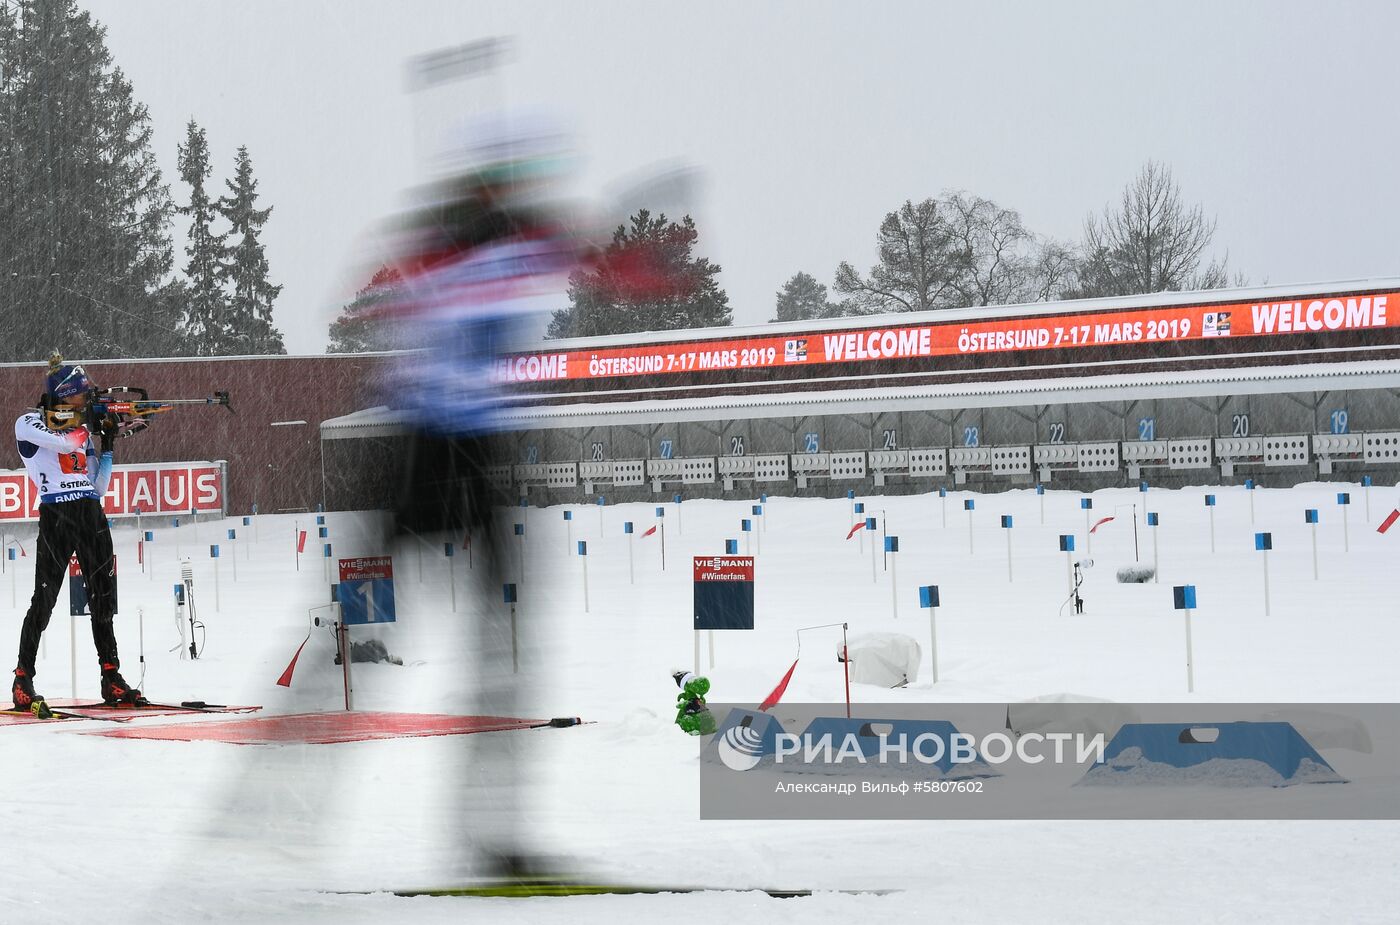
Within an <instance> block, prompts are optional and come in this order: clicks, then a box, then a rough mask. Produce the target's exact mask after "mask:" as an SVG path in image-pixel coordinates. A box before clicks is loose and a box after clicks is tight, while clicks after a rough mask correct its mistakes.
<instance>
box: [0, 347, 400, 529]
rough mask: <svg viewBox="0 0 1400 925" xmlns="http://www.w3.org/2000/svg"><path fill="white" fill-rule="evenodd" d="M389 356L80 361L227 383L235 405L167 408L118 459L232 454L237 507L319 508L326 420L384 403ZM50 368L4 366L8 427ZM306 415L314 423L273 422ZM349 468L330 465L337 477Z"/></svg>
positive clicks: (1, 461)
mask: <svg viewBox="0 0 1400 925" xmlns="http://www.w3.org/2000/svg"><path fill="white" fill-rule="evenodd" d="M385 361H386V358H385V357H383V356H376V355H364V356H353V355H352V356H338V355H327V356H314V357H256V358H234V359H219V358H213V357H205V358H200V359H196V360H188V359H185V360H135V361H125V360H122V361H117V360H94V361H91V362H87V361H83V360H80V359H75V360H71V361H70V362H77V363H82V365H83V368H84V369H85V370H87V373H88V377H89V378H90V379H92V380H93V382H95V383H96V384H97V385H98V386H99V387H103V388H106V387H110V386H117V385H127V386H140V387H143V388H145V389H148V390H149V391H150V394H151V398H203V397H206V396H208V395H211V394H213V392H214V390H216V389H222V390H224V391H227V392H228V393H229V395H230V398H231V399H232V403H233V408H234V413H233V414H230V413H229V412H228V411H226V410H224V409H223V408H217V407H180V408H177V409H176V410H174V411H171V412H168V413H166V414H161V415H158V416H157V417H156V419H155V421H154V423H153V424H152V426H151V427H150V429H149V430H147V431H145V432H144V433H141V434H138V435H136V436H133V437H131V438H129V439H124V440H120V441H118V443H117V448H116V462H118V463H135V462H179V461H184V460H200V459H211V460H214V459H225V460H228V485H227V492H228V510H229V513H231V514H243V513H247V512H249V511H250V510H251V508H252V505H253V503H254V502H256V503H257V505H258V510H259V511H261V512H263V513H275V512H276V511H278V510H282V509H288V508H307V509H311V510H314V509H315V508H316V505H317V504H318V503H320V501H321V498H322V484H321V447H320V424H321V422H322V421H324V420H328V419H330V418H334V417H339V416H340V415H343V414H349V413H350V412H352V411H359V410H361V409H364V408H367V407H372V406H374V405H376V404H381V403H383V402H382V400H381V399H380V398H379V397H378V394H377V392H376V389H375V386H374V382H375V380H376V377H377V374H378V371H379V370H380V369H381V368H382V366H383V364H384V363H385ZM46 373H47V364H46V363H32V364H7V365H0V396H3V403H0V412H3V413H4V414H5V415H7V417H5V419H4V420H5V421H6V422H7V426H9V425H10V424H12V423H13V421H14V419H15V418H16V417H18V416H19V415H20V414H22V413H23V412H24V410H25V409H26V408H31V407H33V406H34V403H35V402H36V401H37V400H38V398H39V394H40V393H41V392H42V391H43V389H44V377H45V375H46ZM296 420H303V421H306V423H305V424H301V425H295V426H288V427H272V426H271V423H272V422H273V421H296ZM10 433H13V431H10ZM20 467H21V462H20V458H19V453H18V451H17V450H16V449H15V443H14V439H13V437H10V438H8V439H3V440H0V468H6V469H18V468H20ZM340 475H341V474H339V473H336V472H333V471H327V473H326V477H327V479H328V480H330V479H335V478H337V477H339V476H340Z"/></svg>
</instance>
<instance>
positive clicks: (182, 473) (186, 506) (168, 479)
mask: <svg viewBox="0 0 1400 925" xmlns="http://www.w3.org/2000/svg"><path fill="white" fill-rule="evenodd" d="M224 466H225V464H224V463H222V462H178V463H145V464H134V465H119V466H116V467H114V468H113V470H112V481H111V484H109V485H108V487H107V496H106V497H105V498H103V499H102V507H103V509H104V510H106V512H107V513H108V514H109V515H111V516H114V517H117V516H122V515H127V514H137V513H141V514H188V513H189V512H190V511H191V510H194V511H197V512H199V513H201V514H205V513H209V514H214V513H223V512H224V474H225V473H224ZM38 519H39V489H38V488H37V487H36V486H35V485H34V483H33V482H31V481H30V480H29V476H28V475H26V474H25V472H24V470H23V469H20V470H13V469H11V470H0V521H22V520H38Z"/></svg>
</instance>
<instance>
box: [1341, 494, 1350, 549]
mask: <svg viewBox="0 0 1400 925" xmlns="http://www.w3.org/2000/svg"><path fill="white" fill-rule="evenodd" d="M1350 506H1351V505H1349V504H1343V505H1342V552H1351V526H1350V525H1349V524H1348V523H1347V508H1349V507H1350Z"/></svg>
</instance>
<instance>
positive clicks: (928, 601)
mask: <svg viewBox="0 0 1400 925" xmlns="http://www.w3.org/2000/svg"><path fill="white" fill-rule="evenodd" d="M919 606H920V607H937V606H939V604H938V585H924V586H923V587H921V588H919Z"/></svg>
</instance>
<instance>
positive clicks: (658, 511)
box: [656, 507, 666, 517]
mask: <svg viewBox="0 0 1400 925" xmlns="http://www.w3.org/2000/svg"><path fill="white" fill-rule="evenodd" d="M656 516H657V517H665V516H666V509H665V508H664V507H659V508H657V509H656Z"/></svg>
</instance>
